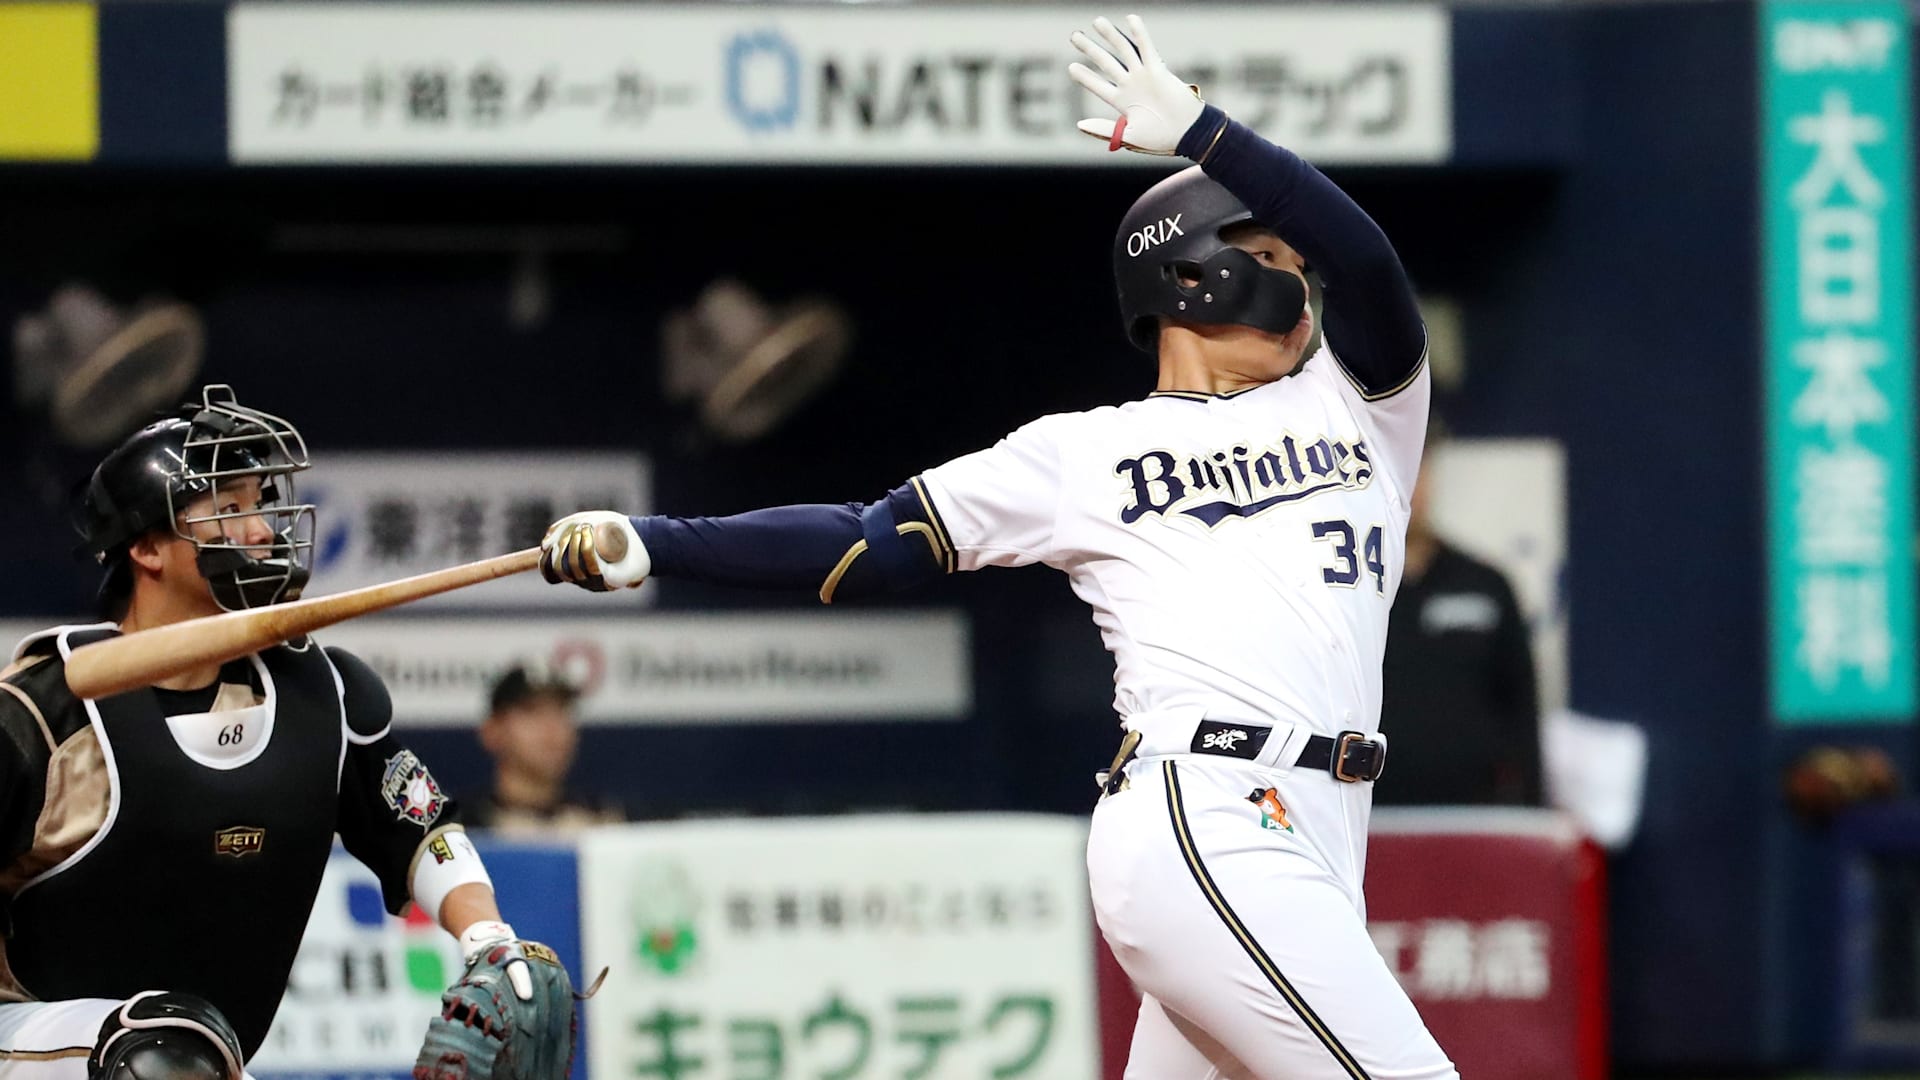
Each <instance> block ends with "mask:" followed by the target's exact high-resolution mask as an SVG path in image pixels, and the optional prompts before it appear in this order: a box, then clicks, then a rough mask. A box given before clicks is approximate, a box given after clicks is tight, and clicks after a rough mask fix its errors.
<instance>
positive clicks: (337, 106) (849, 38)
mask: <svg viewBox="0 0 1920 1080" xmlns="http://www.w3.org/2000/svg"><path fill="white" fill-rule="evenodd" d="M1139 13H1140V14H1141V15H1142V16H1143V17H1144V18H1146V20H1147V22H1148V25H1149V26H1150V27H1151V29H1152V30H1153V33H1154V40H1155V43H1156V45H1158V47H1159V48H1160V51H1161V53H1162V55H1164V56H1165V57H1166V60H1167V62H1168V64H1169V65H1170V66H1171V67H1172V69H1173V70H1174V72H1175V73H1176V74H1178V75H1180V76H1181V77H1182V78H1185V79H1187V80H1189V81H1191V82H1193V83H1196V84H1197V85H1199V86H1201V87H1202V88H1203V90H1204V92H1205V93H1206V95H1207V98H1208V100H1210V101H1212V102H1214V103H1216V104H1218V105H1220V106H1221V107H1222V108H1224V109H1225V110H1226V111H1227V112H1228V114H1229V115H1232V116H1234V117H1236V118H1237V119H1240V120H1242V121H1244V122H1246V123H1247V124H1249V125H1250V126H1252V127H1253V128H1254V129H1255V130H1257V131H1259V132H1260V133H1261V134H1263V135H1265V136H1267V137H1268V138H1271V139H1273V140H1275V141H1277V142H1280V143H1282V144H1283V145H1286V146H1289V147H1291V148H1292V149H1294V150H1295V151H1297V152H1298V153H1300V154H1301V155H1302V156H1305V157H1307V158H1308V159H1309V160H1312V161H1315V162H1320V163H1387V162H1392V163H1407V162H1439V161H1445V160H1446V159H1447V157H1448V155H1449V153H1450V152H1451V149H1452V116H1451V99H1452V76H1451V23H1450V21H1449V16H1448V14H1447V11H1446V9H1445V8H1443V7H1440V6H1436V5H1419V4H1390V5H1389V4H1360V3H1356V4H1338V5H1332V4H1298V5H1295V4H1288V5H1233V4H1181V5H1177V6H1176V5H1171V4H1162V5H1159V6H1152V5H1149V6H1148V7H1145V8H1142V9H1140V10H1139ZM228 19H229V21H228V61H227V63H228V88H229V89H228V130H229V150H230V154H231V156H232V158H233V160H235V161H237V162H241V163H255V162H325V161H395V162H402V161H449V162H457V161H465V162H516V161H526V162H536V161H539V162H576V161H577V162H621V161H656V162H758V161H768V162H773V161H782V162H796V161H805V162H825V163H842V164H844V163H882V164H886V163H935V162H944V163H955V164H994V163H1026V164H1045V163H1058V164H1071V165H1099V164H1105V163H1113V164H1132V165H1142V164H1152V163H1153V162H1154V161H1155V160H1157V159H1154V158H1149V157H1143V156H1142V155H1138V154H1125V153H1120V154H1109V153H1106V152H1105V150H1104V148H1103V147H1101V146H1099V145H1098V144H1095V143H1094V142H1093V141H1092V140H1090V139H1088V138H1087V137H1086V136H1084V135H1081V134H1079V133H1078V132H1076V131H1075V130H1074V123H1075V121H1077V120H1079V119H1080V118H1081V117H1083V116H1094V115H1107V112H1106V107H1105V106H1104V105H1101V104H1099V103H1098V102H1097V101H1096V100H1095V99H1094V98H1093V97H1092V96H1091V95H1088V94H1087V93H1085V92H1084V91H1083V90H1081V89H1080V88H1079V87H1078V86H1076V85H1075V84H1074V83H1073V82H1072V81H1071V80H1070V79H1069V78H1068V76H1067V72H1066V67H1067V63H1068V62H1069V61H1071V60H1075V59H1078V58H1079V54H1078V53H1077V52H1076V51H1075V50H1074V49H1073V47H1072V46H1071V45H1070V44H1069V43H1068V40H1067V38H1068V35H1069V34H1070V33H1071V32H1072V31H1073V30H1075V29H1082V28H1085V27H1086V26H1087V25H1088V22H1089V13H1088V9H1085V8H1081V7H1071V6H1056V5H1041V4H1019V5H1011V4H990V5H981V6H977V7H961V6H937V5H924V4H904V5H884V6H882V5H819V6H814V5H764V4H711V5H685V4H679V5H676V4H613V3H609V4H579V3H573V4H559V3H556V4H539V5H533V4H524V3H522V4H489V5H479V4H378V5H374V4H364V3H358V4H356V3H339V4H333V3H328V4H317V3H242V4H237V5H235V6H234V7H233V8H232V9H231V12H230V14H229V16H228Z"/></svg>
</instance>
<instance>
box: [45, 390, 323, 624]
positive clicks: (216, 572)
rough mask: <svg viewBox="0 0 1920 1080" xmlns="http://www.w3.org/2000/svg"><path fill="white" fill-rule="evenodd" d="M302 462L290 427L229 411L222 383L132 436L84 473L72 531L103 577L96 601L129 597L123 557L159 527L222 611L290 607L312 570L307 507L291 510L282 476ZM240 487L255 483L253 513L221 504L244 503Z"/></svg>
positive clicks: (234, 405)
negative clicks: (190, 557)
mask: <svg viewBox="0 0 1920 1080" xmlns="http://www.w3.org/2000/svg"><path fill="white" fill-rule="evenodd" d="M310 465H311V463H310V462H309V461H308V459H307V447H306V442H305V441H304V440H302V439H301V437H300V433H299V432H298V431H296V430H295V429H294V427H293V425H292V424H289V423H287V422H286V421H285V420H282V419H281V418H279V417H277V416H273V415H271V414H269V413H264V412H261V411H259V410H258V409H249V408H247V407H246V406H244V405H241V404H239V403H238V402H237V401H235V400H234V396H233V389H232V388H231V387H229V386H225V385H212V386H208V387H206V388H205V389H204V390H203V391H202V392H201V399H200V402H199V404H197V405H194V404H189V405H186V406H183V407H182V409H181V412H180V414H179V415H178V416H175V417H171V418H168V419H165V420H160V421H157V422H155V423H152V424H149V425H147V426H146V427H144V428H141V429H140V430H139V431H137V432H135V433H134V434H133V435H132V436H131V437H129V438H128V439H127V440H126V441H125V442H123V443H121V444H120V445H119V446H118V447H116V448H115V449H114V450H113V452H112V453H110V454H108V455H107V457H106V459H105V460H103V461H102V462H101V463H100V465H99V467H98V468H96V469H94V471H93V476H92V478H91V479H90V480H89V481H88V483H87V488H86V495H85V497H84V499H83V501H82V505H81V508H80V514H79V518H78V520H77V521H76V523H75V524H76V527H77V528H78V530H79V532H80V535H81V537H82V538H83V543H82V545H81V547H82V550H83V551H85V552H86V553H87V554H89V555H91V556H93V558H94V560H95V561H96V562H98V563H100V564H101V565H102V566H104V567H106V569H107V577H106V580H105V581H104V582H103V583H102V585H101V596H102V599H103V600H104V601H107V602H109V603H111V602H112V601H113V600H114V599H115V598H117V597H119V596H123V595H124V594H125V593H126V592H128V591H129V590H130V589H131V587H132V571H131V568H130V566H129V565H128V555H127V552H128V548H129V547H130V546H131V545H132V543H133V541H134V540H135V539H137V538H138V537H139V536H141V535H142V534H143V533H145V532H147V531H148V530H150V529H156V528H163V527H164V528H168V529H170V530H171V531H172V532H173V534H174V535H175V536H178V537H180V538H181V539H184V540H187V541H189V542H191V543H192V544H193V545H194V548H195V552H196V554H195V556H194V562H195V565H196V566H198V567H199V570H200V574H201V576H202V577H205V578H206V579H207V585H208V587H209V588H210V589H211V591H212V593H213V599H214V602H215V603H218V604H219V605H220V606H221V607H222V608H225V609H226V610H228V611H238V610H242V609H245V608H257V607H264V606H266V605H268V604H275V603H279V602H281V601H284V600H293V599H297V598H298V597H299V596H300V592H301V590H302V589H304V588H305V587H306V584H307V579H308V577H309V576H310V574H311V573H312V571H311V561H312V554H313V535H314V516H313V512H314V510H313V504H311V503H299V502H296V501H295V498H294V486H293V474H294V473H296V472H300V471H302V470H304V469H307V468H309V467H310ZM249 480H252V481H255V482H257V483H258V484H259V492H258V502H257V503H256V504H254V505H250V506H249V505H244V504H243V502H245V501H251V499H244V500H243V502H229V501H227V500H226V499H224V498H222V496H224V495H233V496H234V497H235V498H236V499H241V498H242V497H243V496H249V495H251V494H252V486H253V485H252V484H251V483H249V482H248V481H249ZM203 496H205V497H207V498H206V499H205V501H204V502H201V501H200V500H201V499H202V497H203ZM190 510H191V511H192V512H191V513H189V511H190ZM256 521H257V522H258V523H259V524H264V526H265V528H264V529H262V528H260V527H259V524H256ZM263 537H264V538H263Z"/></svg>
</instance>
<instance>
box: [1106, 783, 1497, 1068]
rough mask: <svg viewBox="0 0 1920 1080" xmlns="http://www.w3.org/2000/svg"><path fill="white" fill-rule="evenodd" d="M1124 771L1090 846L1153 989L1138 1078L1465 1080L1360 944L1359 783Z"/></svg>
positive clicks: (1117, 936) (1113, 931)
mask: <svg viewBox="0 0 1920 1080" xmlns="http://www.w3.org/2000/svg"><path fill="white" fill-rule="evenodd" d="M1127 774H1128V780H1129V785H1128V787H1127V788H1126V789H1125V790H1123V791H1120V792H1117V793H1116V794H1113V795H1109V796H1107V797H1106V798H1104V799H1102V800H1101V802H1100V805H1099V807H1098V808H1097V809H1096V810H1095V811H1094V815H1093V826H1092V831H1091V834H1090V836H1089V841H1088V845H1087V872H1088V880H1089V882H1090V884H1091V886H1092V894H1093V906H1094V914H1095V917H1096V918H1097V919H1098V921H1099V924H1100V930H1101V932H1102V933H1103V934H1104V935H1105V936H1106V939H1107V943H1108V945H1109V946H1111V947H1112V949H1113V952H1114V955H1115V957H1116V958H1118V960H1119V961H1120V965H1121V967H1123V968H1124V969H1125V970H1126V972H1127V974H1128V976H1129V977H1131V978H1132V980H1133V982H1134V984H1135V985H1136V986H1137V987H1139V989H1140V990H1141V992H1142V994H1143V995H1144V999H1143V1000H1142V1002H1141V1005H1140V1017H1139V1022H1138V1026H1137V1027H1136V1028H1135V1030H1134V1036H1133V1048H1132V1052H1131V1054H1130V1055H1129V1057H1128V1061H1127V1071H1126V1076H1127V1080H1213V1078H1215V1077H1222V1078H1233V1080H1243V1078H1246V1080H1458V1078H1459V1074H1458V1073H1457V1072H1456V1071H1455V1070H1454V1067H1453V1063H1452V1062H1450V1061H1449V1060H1448V1059H1447V1056H1446V1054H1445V1053H1444V1052H1442V1051H1441V1049H1440V1047H1439V1045H1438V1044H1437V1043H1436V1042H1434V1039H1433V1036H1432V1035H1430V1034H1429V1033H1428V1032H1427V1029H1426V1025H1425V1024H1423V1023H1422V1022H1421V1020H1420V1016H1419V1014H1418V1013H1416V1012H1415V1011H1414V1007H1413V1002H1411V1001H1410V1000H1408V998H1407V995H1406V992H1405V991H1404V990H1402V989H1401V988H1400V984H1399V983H1398V981H1396V980H1395V979H1394V977H1393V973H1392V972H1391V971H1389V970H1388V968H1387V965H1386V962H1385V961H1384V960H1382V959H1381V957H1380V954H1379V953H1378V952H1377V951H1376V950H1375V949H1374V947H1373V942H1372V940H1371V939H1370V938H1369V937H1368V936H1367V928H1366V917H1365V901H1364V899H1363V898H1362V896H1361V892H1360V869H1361V866H1362V864H1363V863H1364V860H1365V852H1366V847H1365V845H1366V818H1367V814H1368V811H1369V808H1370V804H1371V795H1370V793H1369V792H1367V791H1366V790H1364V786H1363V785H1357V784H1343V783H1340V782H1338V781H1336V780H1334V779H1333V778H1332V777H1330V776H1327V775H1326V774H1324V773H1308V772H1305V771H1303V770H1293V769H1276V768H1268V767H1263V766H1259V765H1255V764H1253V763H1251V762H1240V761H1234V760H1230V759H1226V758H1213V757H1204V756H1198V755H1178V756H1174V757H1163V758H1141V759H1137V760H1135V761H1134V762H1133V763H1131V764H1130V765H1129V766H1127ZM1269 788H1271V789H1274V790H1275V791H1276V793H1277V794H1278V795H1279V799H1280V801H1281V802H1282V803H1284V804H1285V810H1284V812H1283V813H1281V814H1280V815H1279V817H1278V818H1275V817H1274V816H1273V815H1271V814H1269V813H1266V812H1265V811H1263V808H1262V806H1261V805H1260V804H1259V803H1257V802H1255V801H1252V800H1251V799H1250V796H1253V795H1256V794H1257V793H1259V792H1262V791H1265V790H1266V789H1269ZM1281 822H1285V825H1290V826H1291V828H1290V829H1289V828H1287V827H1285V826H1284V825H1282V824H1281Z"/></svg>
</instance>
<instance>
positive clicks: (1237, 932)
mask: <svg viewBox="0 0 1920 1080" xmlns="http://www.w3.org/2000/svg"><path fill="white" fill-rule="evenodd" d="M1160 771H1161V774H1162V776H1163V778H1164V779H1165V781H1166V786H1167V816H1168V817H1170V818H1171V819H1172V820H1173V835H1174V838H1175V839H1176V840H1178V841H1179V843H1180V855H1181V857H1182V858H1184V859H1185V860H1186V863H1187V870H1188V871H1189V872H1191V873H1192V874H1193V880H1194V881H1195V882H1196V883H1197V884H1198V885H1199V886H1200V891H1201V892H1202V893H1204V894H1205V895H1206V898H1207V903H1209V904H1211V905H1212V906H1213V910H1214V913H1215V914H1217V915H1219V916H1220V921H1221V922H1223V923H1225V924H1226V925H1227V930H1228V931H1229V932H1231V933H1232V934H1233V936H1234V938H1235V939H1237V940H1238V941H1239V942H1240V947H1241V948H1242V949H1244V950H1245V951H1246V954H1247V956H1248V957H1249V958H1250V959H1251V960H1252V961H1253V964H1254V966H1255V967H1257V968H1259V969H1260V973H1261V974H1262V975H1265V976H1266V977H1267V981H1268V982H1269V983H1272V984H1273V988H1274V989H1275V990H1277V991H1279V992H1280V996H1281V997H1282V998H1285V999H1286V1002H1287V1004H1288V1005H1290V1006H1292V1007H1293V1011H1294V1013H1295V1014H1296V1015H1298V1016H1299V1017H1300V1019H1301V1021H1302V1022H1303V1023H1305V1024H1306V1025H1307V1029H1308V1030H1309V1031H1312V1032H1313V1034H1314V1037H1315V1038H1317V1039H1319V1040H1320V1045H1322V1046H1324V1047H1326V1048H1327V1052H1328V1053H1330V1054H1332V1055H1333V1060H1335V1061H1337V1062H1339V1063H1340V1067H1341V1068H1342V1069H1345V1070H1346V1071H1347V1076H1348V1077H1350V1078H1351V1080H1372V1078H1371V1077H1369V1076H1368V1075H1367V1070H1365V1069H1363V1068H1361V1067H1360V1062H1358V1061H1356V1060H1355V1059H1354V1056H1353V1055H1352V1054H1351V1053H1349V1052H1348V1051H1347V1048H1346V1047H1345V1046H1342V1045H1341V1044H1340V1040H1339V1039H1337V1038H1335V1037H1334V1034H1333V1032H1332V1031H1330V1030H1328V1028H1327V1025H1326V1023H1325V1022H1324V1021H1322V1020H1321V1019H1320V1016H1319V1014H1317V1013H1315V1012H1314V1011H1313V1009H1312V1008H1311V1007H1310V1006H1309V1005H1308V1004H1307V1002H1306V999H1305V998H1303V997H1301V996H1300V992H1299V991H1298V990H1295V989H1294V988H1293V984H1292V983H1291V982H1288V981H1287V977H1286V976H1285V975H1282V974H1281V973H1280V968H1279V966H1278V965H1277V964H1275V963H1274V962H1273V958H1272V957H1270V956H1268V955H1267V951H1266V950H1265V949H1263V948H1261V947H1260V942H1259V941H1257V940H1256V939H1255V938H1254V936H1253V932H1252V931H1250V930H1248V929H1247V925H1246V924H1245V923H1243V922H1241V921H1240V916H1239V915H1237V914H1235V913H1234V910H1233V907H1232V905H1230V904H1228V903H1227V898H1226V897H1225V896H1224V895H1222V894H1221V892H1220V887H1219V886H1218V885H1215V884H1214V882H1213V875H1212V874H1209V873H1207V867H1206V864H1205V863H1203V862H1202V861H1201V859H1200V848H1199V845H1197V844H1195V843H1194V842H1193V830H1192V829H1191V828H1190V827H1189V826H1188V824H1187V808H1186V804H1185V803H1184V802H1183V801H1182V800H1181V798H1180V773H1179V770H1178V769H1176V768H1174V764H1173V762H1171V761H1163V762H1161V763H1160Z"/></svg>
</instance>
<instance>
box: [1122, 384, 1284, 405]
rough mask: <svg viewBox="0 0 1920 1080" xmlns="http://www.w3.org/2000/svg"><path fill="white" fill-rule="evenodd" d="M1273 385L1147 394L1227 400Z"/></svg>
mask: <svg viewBox="0 0 1920 1080" xmlns="http://www.w3.org/2000/svg"><path fill="white" fill-rule="evenodd" d="M1277 381H1279V380H1277V379H1276V380H1275V382H1277ZM1271 385H1273V384H1272V383H1259V384H1257V385H1254V386H1243V387H1241V388H1240V389H1238V390H1229V391H1227V392H1226V393H1224V394H1209V393H1207V392H1206V391H1204V390H1155V391H1154V392H1152V393H1151V394H1148V395H1147V396H1148V397H1150V398H1179V399H1180V400H1182V401H1215V400H1218V401H1225V400H1227V399H1229V398H1237V397H1239V396H1240V395H1241V394H1249V393H1252V392H1253V391H1255V390H1258V389H1260V387H1262V386H1271Z"/></svg>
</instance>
